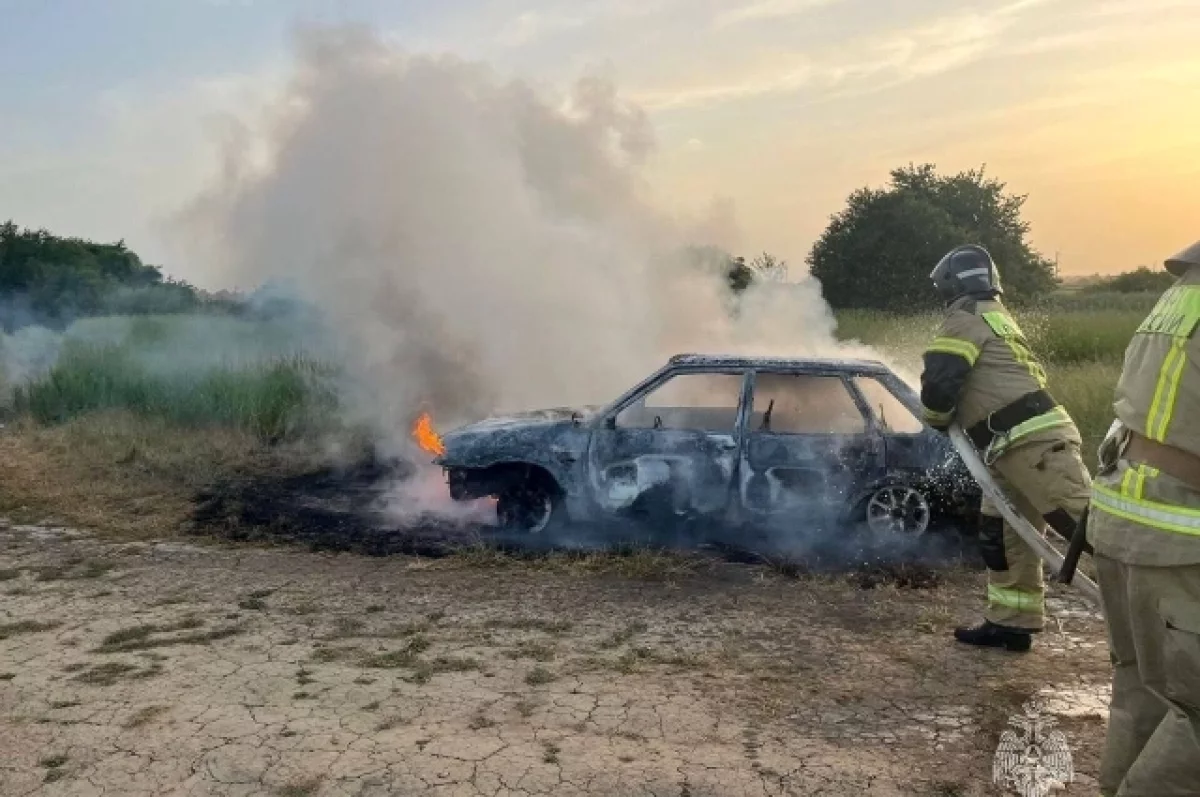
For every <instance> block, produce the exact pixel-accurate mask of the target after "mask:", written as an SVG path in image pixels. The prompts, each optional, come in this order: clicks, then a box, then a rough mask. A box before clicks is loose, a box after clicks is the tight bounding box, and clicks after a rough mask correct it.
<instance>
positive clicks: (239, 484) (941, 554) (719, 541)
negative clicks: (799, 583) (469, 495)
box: [187, 459, 980, 589]
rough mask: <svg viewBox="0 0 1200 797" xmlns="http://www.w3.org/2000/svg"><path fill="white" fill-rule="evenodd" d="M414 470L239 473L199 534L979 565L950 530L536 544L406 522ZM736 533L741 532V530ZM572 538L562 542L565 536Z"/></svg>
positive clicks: (361, 466)
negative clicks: (391, 506)
mask: <svg viewBox="0 0 1200 797" xmlns="http://www.w3.org/2000/svg"><path fill="white" fill-rule="evenodd" d="M414 472H415V468H414V466H413V465H411V464H410V463H407V462H404V461H402V460H394V461H384V460H379V459H366V460H363V461H361V462H359V463H356V464H354V465H351V466H347V467H326V468H321V469H318V470H313V471H310V472H307V473H302V474H299V475H292V476H286V477H262V476H256V477H249V476H239V477H234V478H230V479H227V480H223V481H220V482H217V483H215V484H213V485H212V486H210V487H208V488H206V489H204V490H202V491H200V492H198V493H197V494H196V495H195V496H194V497H193V499H192V504H193V508H192V512H191V518H190V520H191V524H190V526H189V528H188V529H187V531H188V533H191V534H193V535H201V536H210V537H218V538H221V539H226V540H230V541H235V542H249V543H258V544H264V543H265V544H286V545H297V546H302V547H306V548H308V549H309V550H313V551H339V552H347V553H356V554H362V555H367V556H390V555H416V556H426V557H443V556H449V555H452V554H454V553H457V552H460V551H462V550H464V549H471V548H477V547H478V546H479V545H480V544H481V543H483V544H486V545H487V546H488V547H491V548H495V549H498V550H499V551H502V552H504V553H507V554H509V555H511V556H515V557H536V556H544V555H545V554H546V553H548V552H550V551H559V552H561V551H567V552H569V553H587V552H591V553H595V552H597V551H608V552H610V553H614V554H617V555H620V554H621V553H626V554H630V553H634V552H636V551H637V550H639V549H640V550H645V548H646V547H647V546H646V542H650V546H649V547H652V548H656V549H660V550H661V549H671V550H686V551H691V552H697V551H700V552H704V553H707V554H710V555H712V556H715V557H716V558H719V559H721V560H723V561H727V562H738V563H744V564H756V565H767V566H769V567H771V568H773V569H774V570H775V571H776V572H778V573H780V574H781V575H783V576H785V577H790V578H800V577H803V576H805V575H810V574H815V573H829V572H843V573H846V574H847V577H848V578H849V579H850V581H851V583H853V584H854V585H855V586H857V587H859V588H860V589H874V588H876V587H879V586H884V585H896V586H899V587H902V588H909V589H932V588H936V587H937V586H938V585H939V584H940V583H941V580H942V577H941V575H940V573H939V571H940V570H942V569H943V568H945V567H946V566H963V565H967V566H975V567H978V566H980V565H979V564H978V563H977V560H978V558H979V557H978V554H977V552H975V549H974V547H973V541H972V540H970V539H969V538H964V536H963V535H960V534H957V533H951V534H949V535H947V536H945V537H944V538H943V537H939V538H938V540H937V541H936V542H935V543H934V544H933V545H930V546H925V547H924V548H922V549H921V550H919V551H915V550H899V549H896V548H895V547H894V546H893V547H888V546H883V547H879V546H875V547H872V546H871V545H870V544H866V545H865V546H862V547H858V548H854V549H849V548H847V546H846V544H845V542H844V541H845V539H846V535H843V534H838V535H835V536H836V537H837V538H838V541H837V544H836V545H835V546H832V547H830V548H829V549H822V548H820V547H810V548H808V549H806V550H805V552H804V553H803V554H796V553H792V554H784V555H779V554H776V553H772V552H770V551H769V550H768V548H769V546H758V545H755V544H754V543H747V542H746V541H745V539H744V538H743V539H740V540H739V539H737V538H736V537H734V538H729V537H725V538H722V535H716V536H713V535H712V534H705V532H704V531H703V530H697V529H692V530H688V529H684V530H682V531H679V530H676V531H673V532H671V533H670V534H669V536H663V535H661V534H655V533H653V532H651V533H649V534H647V533H646V531H645V529H639V528H635V527H634V524H629V525H628V526H623V527H621V528H620V529H612V528H608V529H602V530H599V531H596V530H593V531H591V532H583V533H576V532H575V531H572V533H571V535H570V539H569V540H566V541H564V540H554V539H551V540H549V541H545V542H539V543H537V544H536V545H535V544H531V542H530V541H528V540H527V539H521V538H514V537H504V536H501V535H500V534H499V533H498V532H496V530H495V529H491V528H489V527H486V526H481V525H464V524H457V523H452V522H448V521H446V520H443V519H440V518H438V517H434V516H424V517H419V518H417V519H415V520H411V521H409V522H407V523H398V522H397V521H396V519H395V518H394V517H389V516H388V513H387V512H386V511H385V509H384V498H385V497H386V496H387V494H388V492H389V491H390V490H391V489H392V488H394V487H395V486H396V485H398V484H400V483H402V482H403V481H404V480H406V479H408V478H411V476H412V475H413V474H414ZM735 534H736V532H735ZM564 542H565V543H567V544H560V543H564Z"/></svg>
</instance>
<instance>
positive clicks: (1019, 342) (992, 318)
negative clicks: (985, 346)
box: [983, 311, 1048, 388]
mask: <svg viewBox="0 0 1200 797" xmlns="http://www.w3.org/2000/svg"><path fill="white" fill-rule="evenodd" d="M983 320H984V321H986V322H987V325H988V326H989V327H991V328H992V331H993V332H995V333H996V335H997V337H999V338H1000V339H1001V340H1003V341H1004V342H1005V343H1006V344H1008V348H1009V350H1010V351H1011V352H1012V355H1013V358H1014V359H1015V360H1016V361H1017V364H1018V365H1021V366H1024V368H1025V370H1027V371H1029V375H1030V376H1031V377H1033V379H1034V381H1035V382H1037V383H1038V387H1042V388H1044V387H1045V386H1046V384H1047V382H1048V380H1047V378H1046V369H1045V368H1042V366H1041V364H1040V363H1039V362H1038V361H1037V360H1035V359H1034V357H1033V352H1032V351H1030V350H1029V344H1028V343H1026V341H1025V333H1024V332H1022V331H1021V328H1020V327H1019V326H1017V322H1016V321H1014V320H1013V318H1012V316H1010V315H1009V314H1008V313H1001V312H997V311H993V312H990V313H984V314H983Z"/></svg>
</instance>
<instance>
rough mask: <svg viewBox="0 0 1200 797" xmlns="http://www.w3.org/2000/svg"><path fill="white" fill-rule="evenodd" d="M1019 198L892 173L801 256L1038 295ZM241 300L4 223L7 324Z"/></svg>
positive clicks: (981, 185) (698, 261)
mask: <svg viewBox="0 0 1200 797" xmlns="http://www.w3.org/2000/svg"><path fill="white" fill-rule="evenodd" d="M1025 200H1026V197H1025V196H1019V195H1014V194H1012V193H1009V192H1008V191H1007V189H1006V186H1005V184H1004V183H1003V182H1001V181H999V180H997V179H995V178H993V177H990V176H988V175H987V174H985V173H984V170H983V169H973V170H968V171H963V172H959V173H957V174H951V175H942V174H939V173H938V172H937V169H936V167H935V166H934V165H933V164H922V165H909V166H906V167H903V168H899V169H894V170H893V171H892V172H891V173H890V179H889V181H888V183H887V184H886V185H884V186H883V187H880V188H870V187H865V188H859V189H857V190H856V191H854V192H852V193H851V194H850V196H849V197H848V198H847V200H846V205H845V207H843V208H842V209H841V210H840V211H838V212H837V213H835V214H834V215H833V216H832V217H831V218H830V221H829V225H828V226H827V227H826V229H825V231H824V233H822V235H821V236H820V238H818V240H817V241H816V243H815V244H814V245H813V247H812V250H811V252H810V253H809V254H808V256H807V258H806V261H805V262H806V264H807V266H808V267H809V270H810V272H811V274H812V275H813V276H814V277H815V278H816V279H818V280H819V281H820V283H821V287H822V290H823V293H824V295H825V299H826V300H827V301H828V302H829V303H830V305H832V306H833V307H834V308H835V309H842V308H864V309H878V310H889V311H902V312H906V311H912V310H916V309H928V308H932V307H935V306H937V303H938V298H937V296H936V295H935V294H934V292H933V290H932V289H931V287H930V284H929V272H930V271H931V270H932V268H933V266H934V264H935V263H937V261H938V260H939V259H940V258H941V257H942V255H944V254H945V253H946V252H947V251H949V250H950V249H952V248H953V247H955V246H957V245H959V244H963V243H979V244H982V245H983V246H985V247H987V249H988V250H989V251H990V252H991V253H992V256H993V257H994V258H995V260H996V263H997V266H998V268H999V270H1000V274H1001V279H1002V282H1003V286H1004V289H1005V294H1006V296H1007V297H1008V298H1009V299H1010V300H1011V301H1013V302H1015V303H1032V302H1036V301H1038V300H1039V299H1040V298H1044V297H1047V296H1049V295H1050V294H1051V293H1052V292H1053V291H1054V290H1055V289H1056V288H1057V287H1058V286H1059V280H1058V278H1057V275H1056V274H1055V269H1054V265H1053V264H1052V263H1051V262H1050V261H1049V260H1048V259H1047V258H1046V257H1045V256H1044V255H1042V254H1041V253H1039V252H1038V251H1037V250H1035V249H1034V248H1033V246H1032V245H1031V244H1030V243H1029V241H1028V240H1027V239H1028V234H1029V224H1028V222H1026V221H1025V220H1024V218H1023V217H1022V209H1023V207H1024V204H1025ZM682 256H683V257H684V259H685V261H686V262H688V263H690V264H691V265H692V266H694V267H696V268H700V269H706V270H709V271H710V272H711V271H714V270H715V271H716V272H717V273H719V274H720V275H721V276H722V277H723V278H724V279H725V280H726V282H727V284H728V286H729V289H730V291H731V292H732V293H734V294H737V293H740V292H742V291H744V290H745V289H746V288H748V287H749V286H750V285H752V284H754V283H756V282H763V281H767V282H779V281H784V280H786V279H787V277H788V264H787V263H786V262H785V261H783V260H780V259H778V258H776V257H774V256H773V255H771V254H769V253H767V252H763V253H761V254H759V255H758V256H756V257H753V258H751V259H750V260H749V262H747V261H746V259H745V258H744V257H739V256H734V255H733V254H731V253H729V252H727V251H725V250H723V249H720V248H717V247H713V246H692V247H688V248H686V249H685V250H684V251H683V252H682ZM1171 280H1172V278H1171V276H1170V275H1169V274H1167V273H1166V272H1165V271H1163V270H1161V269H1158V270H1152V269H1149V268H1146V267H1142V268H1139V269H1137V270H1135V271H1131V272H1128V273H1125V274H1120V275H1117V276H1115V277H1111V278H1107V279H1102V280H1099V281H1097V282H1096V283H1094V284H1092V285H1090V286H1088V287H1086V288H1084V289H1083V290H1084V291H1086V292H1119V293H1137V292H1161V291H1162V290H1165V289H1166V287H1168V286H1169V285H1170V284H1171ZM243 305H244V303H243V302H239V301H238V300H237V299H230V298H225V297H219V296H214V295H212V294H207V293H205V292H203V291H200V290H198V289H197V288H195V287H193V286H191V285H189V284H187V283H186V282H183V281H180V280H174V279H171V278H169V277H164V275H163V273H162V269H160V268H159V267H158V266H153V265H147V264H145V263H143V262H142V261H141V259H140V258H139V257H138V256H137V255H136V254H135V253H133V252H132V251H130V250H129V249H128V248H126V246H125V243H124V241H118V242H117V243H113V244H102V243H96V242H93V241H87V240H84V239H81V238H63V237H58V236H55V235H52V234H51V233H49V232H48V231H46V230H34V229H21V228H18V227H17V225H16V224H15V223H14V222H12V221H8V222H5V223H3V224H0V324H2V325H3V327H4V328H5V329H6V330H7V331H12V329H14V328H16V327H19V326H24V325H27V324H31V323H38V324H42V325H45V326H52V327H53V326H64V325H65V324H68V323H70V321H72V320H74V319H75V318H78V317H81V316H87V315H100V314H144V313H181V312H198V311H218V312H239V311H242V310H245V307H244V306H243Z"/></svg>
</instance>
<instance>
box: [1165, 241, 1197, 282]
mask: <svg viewBox="0 0 1200 797" xmlns="http://www.w3.org/2000/svg"><path fill="white" fill-rule="evenodd" d="M1164 265H1165V266H1166V267H1167V271H1169V272H1171V273H1172V274H1174V275H1175V276H1176V277H1182V276H1183V275H1184V274H1186V273H1187V270H1188V269H1189V268H1195V267H1196V266H1200V241H1196V243H1194V244H1192V245H1191V246H1189V247H1188V248H1187V249H1184V250H1183V251H1182V252H1180V253H1179V254H1177V255H1175V256H1174V257H1171V258H1167V262H1166V263H1165V264H1164Z"/></svg>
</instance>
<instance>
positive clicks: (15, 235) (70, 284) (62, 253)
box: [0, 221, 203, 331]
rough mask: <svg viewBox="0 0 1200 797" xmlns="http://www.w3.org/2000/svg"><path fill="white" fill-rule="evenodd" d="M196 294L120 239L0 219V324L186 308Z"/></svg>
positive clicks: (56, 321)
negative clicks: (65, 233) (98, 239)
mask: <svg viewBox="0 0 1200 797" xmlns="http://www.w3.org/2000/svg"><path fill="white" fill-rule="evenodd" d="M202 301H203V300H202V297H200V296H199V294H198V293H197V292H196V289H195V288H193V287H192V286H190V285H188V284H186V283H183V282H179V281H175V280H169V279H168V280H164V278H163V274H162V271H161V270H160V269H159V268H158V267H157V266H150V265H146V264H144V263H142V261H141V258H139V257H138V256H137V255H136V254H134V253H133V252H131V251H130V250H129V249H127V248H126V246H125V242H124V241H123V240H122V241H118V242H117V243H115V244H101V243H95V242H93V241H87V240H84V239H82V238H60V237H58V236H55V235H51V234H50V233H49V232H48V231H46V230H33V229H24V230H23V229H20V228H19V227H17V225H16V224H15V223H13V222H12V221H8V222H3V223H0V327H3V328H4V329H5V330H8V331H12V330H13V329H16V328H18V327H21V326H26V325H28V324H34V323H39V324H43V325H51V326H62V325H65V324H67V323H70V321H72V320H74V319H75V318H78V317H80V316H86V315H97V314H102V313H108V312H137V313H151V312H188V311H192V310H195V309H197V308H198V306H199V305H200V304H201V303H202Z"/></svg>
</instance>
